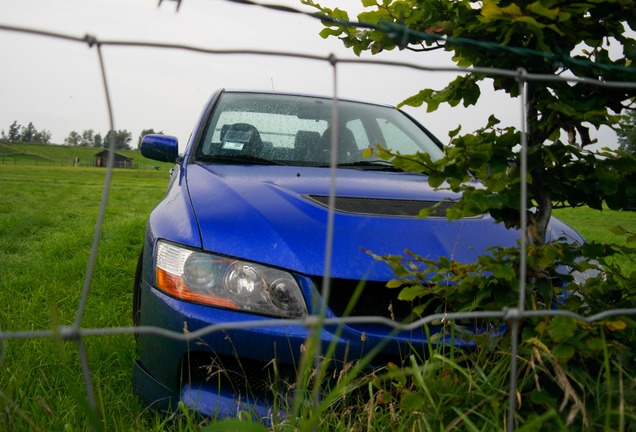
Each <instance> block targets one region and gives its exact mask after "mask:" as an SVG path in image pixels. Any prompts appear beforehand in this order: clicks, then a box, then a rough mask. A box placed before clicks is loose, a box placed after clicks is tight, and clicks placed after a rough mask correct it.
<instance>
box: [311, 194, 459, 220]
mask: <svg viewBox="0 0 636 432" xmlns="http://www.w3.org/2000/svg"><path fill="white" fill-rule="evenodd" d="M303 197H304V198H306V199H308V200H310V201H312V202H314V203H316V204H318V205H321V206H322V207H325V208H329V196H328V195H303ZM453 204H455V203H454V202H453V201H450V200H446V201H429V200H408V199H394V198H367V197H343V196H337V197H336V203H335V207H334V210H335V211H338V212H342V213H352V214H360V215H368V216H397V217H416V216H417V215H418V214H419V213H420V210H422V209H425V208H426V209H430V213H429V217H446V210H447V209H448V208H449V207H450V206H452V205H453Z"/></svg>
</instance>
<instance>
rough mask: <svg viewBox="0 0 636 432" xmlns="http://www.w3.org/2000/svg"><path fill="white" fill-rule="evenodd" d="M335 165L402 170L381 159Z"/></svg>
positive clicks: (380, 169) (339, 166)
mask: <svg viewBox="0 0 636 432" xmlns="http://www.w3.org/2000/svg"><path fill="white" fill-rule="evenodd" d="M320 166H321V167H328V166H329V165H320ZM336 166H337V167H338V168H353V169H364V170H376V171H402V170H401V169H399V168H396V167H394V166H393V164H392V163H391V162H389V161H385V160H381V159H379V160H361V161H356V162H346V163H339V164H338V165H336Z"/></svg>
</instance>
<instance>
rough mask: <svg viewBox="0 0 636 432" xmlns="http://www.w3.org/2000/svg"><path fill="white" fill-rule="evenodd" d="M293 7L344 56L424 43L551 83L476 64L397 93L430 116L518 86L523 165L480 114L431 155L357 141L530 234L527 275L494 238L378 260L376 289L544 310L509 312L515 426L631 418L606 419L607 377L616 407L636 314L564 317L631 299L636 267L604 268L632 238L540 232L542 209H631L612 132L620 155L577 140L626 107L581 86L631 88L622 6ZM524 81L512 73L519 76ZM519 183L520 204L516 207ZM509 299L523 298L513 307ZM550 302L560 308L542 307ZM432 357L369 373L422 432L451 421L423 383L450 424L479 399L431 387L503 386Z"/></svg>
mask: <svg viewBox="0 0 636 432" xmlns="http://www.w3.org/2000/svg"><path fill="white" fill-rule="evenodd" d="M302 1H303V3H305V4H307V5H310V6H313V7H315V8H316V9H317V10H319V11H320V13H322V14H323V16H324V20H323V23H324V25H325V29H323V31H322V32H321V36H323V37H337V38H339V39H340V40H342V42H343V43H344V45H345V46H347V47H350V48H351V49H352V50H353V51H354V53H356V54H357V55H360V54H362V52H365V51H368V52H370V53H372V54H381V53H382V52H383V51H385V50H394V49H408V50H412V51H419V52H422V53H423V55H425V53H426V52H427V51H431V50H446V51H448V52H450V53H451V54H452V59H453V61H454V62H455V63H456V64H457V65H458V66H460V67H463V68H492V69H498V70H506V71H515V70H518V68H519V67H523V70H524V71H525V72H527V73H532V74H542V75H545V76H549V77H553V78H554V79H549V80H545V81H541V82H538V81H532V82H529V83H527V85H526V87H525V88H524V87H522V86H521V85H520V82H519V80H518V79H516V78H515V77H510V76H509V75H508V76H506V75H505V74H500V75H498V74H495V73H493V74H489V75H485V74H484V73H483V70H482V69H479V71H480V73H469V74H465V75H460V76H457V77H456V78H455V79H453V80H452V81H451V82H449V83H448V84H447V85H446V86H445V87H444V88H441V89H422V90H421V91H420V92H418V93H417V94H415V95H413V96H411V97H409V98H407V99H406V100H405V101H404V102H402V104H403V105H410V106H415V107H418V106H425V107H426V109H427V111H429V112H431V111H435V110H437V109H438V108H439V106H441V105H442V104H448V105H449V106H458V105H460V104H461V105H463V106H471V105H476V104H477V103H478V102H479V99H480V96H481V91H482V89H483V84H484V83H485V82H487V81H489V82H491V84H492V88H493V89H494V90H495V91H502V92H505V93H507V94H508V95H510V96H511V97H518V96H520V94H521V92H522V91H525V96H526V97H527V99H526V101H527V114H528V117H527V120H528V132H527V134H526V136H525V139H526V143H527V146H528V147H527V171H526V172H525V173H522V172H521V167H522V162H523V161H522V159H521V154H520V150H519V148H520V144H521V142H522V135H521V132H520V131H518V130H516V129H515V128H513V127H502V126H501V125H500V121H499V120H498V119H497V118H496V117H494V116H491V117H490V118H489V119H488V121H487V124H486V125H484V126H483V127H482V128H480V129H478V130H476V131H475V132H473V133H464V134H460V132H462V131H461V127H459V128H457V129H456V130H453V131H451V132H450V133H449V136H450V138H451V141H450V145H449V146H448V147H447V148H445V153H444V156H443V157H442V158H440V159H438V160H432V159H431V157H430V156H429V155H428V154H423V153H418V154H414V155H402V154H399V153H396V152H393V151H391V150H390V149H383V148H381V147H379V146H378V147H376V148H375V149H372V150H371V149H370V150H368V151H367V154H368V155H370V154H371V153H375V154H376V155H377V156H379V157H381V158H383V159H385V160H390V161H392V162H393V164H394V165H395V166H397V167H399V168H401V169H403V170H404V171H409V172H420V173H424V174H427V175H428V182H429V184H430V185H431V186H432V187H435V188H447V189H450V190H452V191H455V192H459V193H461V199H460V200H459V201H458V202H456V203H455V204H454V206H453V207H452V208H451V209H449V211H448V213H447V214H448V217H449V218H451V219H458V218H462V217H466V216H475V215H481V214H490V216H492V217H493V218H494V219H495V220H497V221H499V222H502V223H504V224H505V225H506V226H508V227H510V228H518V229H521V230H522V232H524V233H526V235H527V238H528V239H530V240H531V242H530V244H529V246H528V249H527V251H526V253H527V255H526V256H524V257H523V258H524V261H525V263H526V264H527V265H526V267H525V268H526V270H525V271H526V273H524V274H521V271H522V270H521V268H522V266H521V259H522V257H521V255H520V248H501V247H493V248H492V249H491V250H489V251H488V254H487V255H484V256H481V257H479V259H478V261H477V262H473V263H460V262H455V261H453V260H451V259H448V258H444V257H442V258H439V259H437V260H429V259H426V258H425V257H423V256H418V255H417V254H414V253H411V252H409V251H406V253H405V255H404V256H376V259H378V260H381V261H384V262H386V263H387V264H388V265H390V266H391V268H392V269H393V271H394V274H395V279H394V280H392V281H390V282H389V283H388V285H387V286H388V289H400V297H401V298H402V299H404V300H416V299H417V300H418V301H417V302H416V304H418V306H417V307H415V309H414V312H415V313H418V314H420V315H422V316H426V315H429V314H431V313H447V312H462V311H488V310H490V311H502V310H505V309H506V308H519V307H523V308H524V310H528V311H543V312H542V314H538V315H536V316H534V315H533V317H532V318H526V319H524V320H523V322H522V324H523V328H522V333H523V334H522V338H521V342H520V343H521V345H520V348H519V349H520V351H519V361H521V362H522V365H521V367H520V369H519V370H518V373H517V377H516V378H517V392H518V395H517V397H518V400H520V401H523V403H522V404H520V405H519V406H518V407H517V411H516V416H517V418H519V419H522V420H520V421H523V422H524V423H525V427H526V428H527V429H528V430H539V429H542V428H545V427H546V425H548V424H549V425H551V426H549V430H552V429H554V430H563V429H564V428H573V429H577V430H580V429H595V428H597V427H599V425H603V426H602V427H603V428H604V429H605V430H614V429H617V428H618V429H624V430H625V429H629V428H630V427H633V425H634V424H633V423H634V422H633V419H625V418H624V417H622V415H621V414H614V413H616V412H617V408H616V405H615V403H616V400H617V399H618V398H617V396H616V389H615V388H614V387H613V383H617V382H619V383H621V384H620V385H621V390H620V391H621V395H625V396H624V399H623V397H622V396H621V400H622V402H621V403H625V402H626V401H629V402H627V403H636V400H635V399H636V397H635V395H636V393H635V389H634V386H633V385H631V384H630V385H628V386H626V387H623V386H622V383H623V381H622V380H623V376H629V377H630V379H633V377H634V376H636V366H635V365H636V363H635V359H636V353H635V352H634V350H633V347H634V346H635V344H636V334H635V332H634V329H635V328H636V322H635V321H634V319H633V317H632V316H630V315H626V316H617V317H609V318H605V319H594V320H590V321H589V322H588V321H586V320H581V319H577V317H580V316H593V315H594V314H598V313H601V312H604V311H607V310H611V309H615V310H617V309H622V308H634V307H636V303H635V301H636V272H633V271H632V272H631V273H630V272H625V271H624V270H623V268H621V266H619V265H617V264H616V263H617V262H619V260H617V257H618V256H621V257H623V258H626V259H628V260H630V259H631V260H632V262H633V257H634V256H636V248H635V247H634V245H635V243H634V240H635V239H636V237H635V236H634V233H633V232H630V231H628V230H626V229H623V228H619V227H617V228H615V229H614V232H615V233H616V234H619V235H620V236H621V237H622V238H623V239H624V243H621V244H620V245H619V244H613V243H606V242H589V243H586V244H577V243H574V242H572V240H571V239H553V238H550V234H549V227H548V224H549V223H550V220H551V216H552V211H553V209H555V208H563V207H579V206H588V207H590V208H593V209H598V210H601V209H604V208H608V207H609V208H610V209H617V210H621V209H629V208H636V158H635V156H634V153H633V152H630V151H629V148H628V147H626V145H625V144H624V142H622V144H623V145H622V147H621V148H620V149H618V150H612V149H610V148H608V147H607V145H609V144H610V143H602V144H606V146H605V147H603V148H602V149H601V150H597V151H593V150H590V148H591V147H589V146H590V145H591V144H594V143H596V140H595V139H594V138H593V131H594V130H597V129H598V128H599V127H601V126H609V127H611V128H614V129H615V130H617V131H619V130H620V129H619V125H620V124H621V121H623V117H622V116H621V113H622V111H623V110H624V109H633V108H635V107H636V105H635V103H636V89H634V88H631V87H629V86H624V87H619V86H616V87H604V86H600V85H599V86H594V85H591V83H596V84H603V83H606V82H608V81H613V82H624V83H633V82H634V80H635V78H636V68H635V67H634V66H633V64H632V61H633V59H634V58H636V40H635V39H634V38H633V30H636V2H634V0H599V1H594V2H585V1H584V2H568V1H565V0H536V1H522V0H511V1H507V2H496V1H495V0H484V1H483V2H472V1H468V0H459V1H453V2H448V1H443V0H432V1H420V0H382V1H377V0H362V4H363V5H364V6H365V7H366V9H367V10H366V11H364V12H362V13H360V14H358V16H357V18H358V20H359V22H358V23H353V22H351V21H350V18H349V16H348V14H347V12H345V11H343V10H340V9H338V8H335V9H330V8H326V7H323V6H321V5H319V4H317V3H315V2H314V1H313V0H302ZM629 29H631V30H632V32H629ZM522 75H523V73H522V72H519V75H518V77H517V78H519V77H521V76H522ZM559 76H571V77H575V78H577V79H578V81H576V82H565V81H563V80H559V79H557V77H559ZM632 87H633V86H632ZM626 130H628V129H627V128H625V127H624V128H623V131H626ZM619 136H621V135H620V132H619ZM524 179H525V181H527V202H525V203H523V205H522V203H521V199H522V195H521V182H522V181H524ZM522 208H530V209H532V210H531V211H529V212H528V213H527V215H526V216H527V218H526V220H527V223H528V225H527V226H524V227H522V226H520V225H521V221H522V220H523V218H522V215H521V210H522ZM421 216H424V217H425V216H427V212H426V211H422V212H421ZM630 257H631V258H630ZM522 281H525V286H524V293H526V294H525V296H523V297H522V296H520V295H519V290H520V285H521V283H522ZM521 298H523V300H524V304H522V305H519V300H520V299H521ZM553 309H558V310H559V312H560V314H558V315H557V316H550V315H548V313H546V311H552V310H553ZM491 324H497V323H496V322H494V323H491ZM462 325H464V323H462V322H452V323H450V324H447V325H446V327H444V328H445V329H446V330H449V331H452V332H454V334H461V335H462V337H469V336H470V335H471V333H469V332H463V331H462V328H461V327H462ZM474 342H475V343H476V344H477V346H478V347H482V348H483V349H484V353H481V352H480V351H478V352H477V354H476V356H474V355H470V353H466V354H465V355H466V360H465V361H466V363H467V364H470V365H471V367H477V366H474V365H476V364H477V363H472V362H478V361H479V360H481V357H480V356H482V355H485V356H489V355H492V356H493V357H495V356H497V357H500V356H501V353H502V352H504V353H505V352H508V351H507V349H508V348H507V346H506V344H507V343H508V342H509V341H508V340H507V339H505V338H502V339H500V340H496V341H495V340H493V339H492V338H490V339H488V340H487V341H484V340H483V339H480V338H479V337H475V338H474ZM495 342H496V343H495ZM492 344H494V345H492ZM493 346H494V347H495V348H493ZM440 358H441V359H446V360H448V359H447V358H446V357H440ZM438 360H439V359H438ZM451 360H453V359H451ZM442 362H443V360H439V361H436V363H437V364H438V366H436V367H433V368H432V369H428V370H427V369H426V368H427V367H430V366H431V365H430V364H429V363H433V360H431V359H427V360H426V361H425V364H424V365H422V366H421V367H413V368H407V369H404V368H395V369H390V370H389V372H388V375H387V376H385V377H384V378H383V380H382V382H381V383H380V382H378V383H376V384H377V388H378V389H380V391H382V392H384V394H385V396H383V397H384V398H385V399H386V401H388V402H387V403H398V404H400V407H401V408H402V409H403V412H404V413H411V415H414V416H415V415H416V413H425V414H423V416H422V417H417V418H414V420H413V421H414V422H422V421H427V422H430V423H426V424H427V425H429V426H430V425H431V424H432V425H433V426H432V427H431V428H432V429H435V428H437V429H439V428H441V425H444V427H446V426H448V424H449V422H455V421H456V420H453V419H452V418H449V417H440V416H439V414H440V413H442V410H439V409H438V408H439V405H434V404H432V403H422V401H426V400H427V398H428V399H430V397H431V389H432V388H433V387H434V385H435V383H439V384H440V387H439V389H436V390H438V392H436V393H435V396H436V400H440V399H442V400H444V401H445V402H444V404H451V405H452V406H455V407H457V410H458V411H461V410H464V411H463V412H462V413H461V414H462V416H460V417H461V419H462V422H463V421H464V420H467V419H468V418H469V417H470V413H469V412H470V411H471V410H472V407H473V406H475V404H478V403H480V402H478V401H475V400H473V401H471V400H469V399H470V398H467V399H465V400H460V399H457V398H456V396H458V395H457V393H456V392H455V393H453V394H452V395H451V396H452V398H449V399H446V398H445V395H447V394H449V393H448V392H447V391H446V390H445V387H444V386H446V389H447V388H448V387H453V386H460V385H461V383H465V382H466V380H469V384H468V387H469V388H470V389H471V391H473V390H474V389H482V388H486V385H493V388H491V389H489V390H488V392H487V394H489V395H495V394H498V393H497V390H499V389H501V388H502V387H501V385H502V382H493V381H492V380H491V381H486V382H480V381H479V380H475V379H474V377H475V376H474V375H466V374H464V375H463V376H458V375H456V371H457V370H460V369H459V368H453V367H449V366H450V364H451V363H450V362H448V363H447V364H446V365H445V366H442V365H441V363H442ZM479 367H480V368H483V370H480V371H479V372H478V373H477V376H479V377H481V376H487V377H489V378H491V379H492V378H494V377H499V376H500V372H499V373H497V372H496V371H498V370H499V369H498V368H499V367H501V362H497V363H496V364H490V365H488V366H483V365H482V364H480V366H479ZM504 367H507V366H504ZM425 371H426V372H430V373H431V375H429V378H430V379H429V380H422V379H421V374H422V373H423V372H425ZM480 374H481V375H480ZM499 391H500V390H499ZM623 391H626V392H627V393H622V392H623ZM467 393H470V392H469V391H467ZM480 400H481V401H482V402H481V403H486V404H494V405H492V407H494V406H495V405H496V404H498V403H500V402H501V401H500V400H498V399H492V398H486V397H482V398H481V399H480ZM428 408H431V409H428ZM466 410H468V411H469V412H468V413H467V412H466ZM618 412H620V411H618ZM444 414H447V413H444ZM471 420H473V419H472V417H471ZM436 422H437V423H436ZM487 422H488V419H483V418H481V417H480V418H479V420H478V421H477V422H476V423H471V424H469V425H468V426H467V427H470V428H471V429H472V430H483V429H491V428H492V427H493V426H494V425H493V424H489V423H487ZM415 424H416V423H413V425H414V426H415ZM418 424H419V423H418Z"/></svg>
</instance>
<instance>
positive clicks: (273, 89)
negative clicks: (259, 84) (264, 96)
mask: <svg viewBox="0 0 636 432" xmlns="http://www.w3.org/2000/svg"><path fill="white" fill-rule="evenodd" d="M270 80H272V91H273V92H275V91H276V89H275V88H274V78H270Z"/></svg>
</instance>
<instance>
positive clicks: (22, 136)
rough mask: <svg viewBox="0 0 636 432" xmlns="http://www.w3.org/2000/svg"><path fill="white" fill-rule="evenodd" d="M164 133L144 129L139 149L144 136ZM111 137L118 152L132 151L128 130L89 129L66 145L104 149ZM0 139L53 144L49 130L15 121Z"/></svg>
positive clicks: (68, 139) (71, 136)
mask: <svg viewBox="0 0 636 432" xmlns="http://www.w3.org/2000/svg"><path fill="white" fill-rule="evenodd" d="M155 133H159V134H160V133H163V132H156V131H155V130H154V129H144V130H143V131H141V134H140V135H139V139H138V141H137V147H139V146H141V139H142V138H143V136H144V135H148V134H155ZM111 137H113V138H114V140H115V149H116V150H132V149H133V148H132V147H131V145H130V143H131V142H132V133H130V132H129V131H127V130H126V129H122V130H118V131H113V130H110V131H108V132H106V134H105V135H102V134H101V133H95V131H94V130H93V129H87V130H85V131H83V132H82V133H78V132H76V131H71V132H70V133H69V134H68V136H67V137H66V138H64V144H66V145H68V146H73V147H94V148H104V147H108V146H109V143H110V139H111ZM0 139H2V140H4V141H10V142H25V143H39V144H51V132H50V131H48V130H37V129H36V128H35V126H34V125H33V123H31V122H29V124H28V125H27V126H22V125H20V123H18V122H17V121H14V122H13V123H12V124H11V126H9V130H8V132H5V130H4V129H3V130H2V131H1V132H0Z"/></svg>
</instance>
